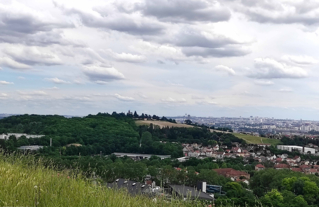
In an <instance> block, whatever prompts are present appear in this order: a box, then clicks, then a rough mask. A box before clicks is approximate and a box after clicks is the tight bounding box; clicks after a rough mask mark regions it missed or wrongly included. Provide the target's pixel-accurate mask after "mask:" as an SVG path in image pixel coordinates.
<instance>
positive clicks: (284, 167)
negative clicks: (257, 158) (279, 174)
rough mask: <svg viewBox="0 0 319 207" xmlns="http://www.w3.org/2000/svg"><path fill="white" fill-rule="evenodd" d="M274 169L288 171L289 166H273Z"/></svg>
mask: <svg viewBox="0 0 319 207" xmlns="http://www.w3.org/2000/svg"><path fill="white" fill-rule="evenodd" d="M274 168H275V169H276V170H281V169H289V165H287V164H276V165H275V166H274Z"/></svg>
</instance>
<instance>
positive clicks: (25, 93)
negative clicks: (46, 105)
mask: <svg viewBox="0 0 319 207" xmlns="http://www.w3.org/2000/svg"><path fill="white" fill-rule="evenodd" d="M18 93H19V94H20V95H25V96H46V95H48V94H47V93H46V92H44V91H30V92H26V91H18Z"/></svg>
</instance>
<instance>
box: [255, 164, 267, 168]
mask: <svg viewBox="0 0 319 207" xmlns="http://www.w3.org/2000/svg"><path fill="white" fill-rule="evenodd" d="M256 167H258V168H265V166H263V165H262V164H258V165H256Z"/></svg>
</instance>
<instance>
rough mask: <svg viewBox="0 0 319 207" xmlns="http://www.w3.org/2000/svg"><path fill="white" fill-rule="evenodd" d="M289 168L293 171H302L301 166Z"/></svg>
mask: <svg viewBox="0 0 319 207" xmlns="http://www.w3.org/2000/svg"><path fill="white" fill-rule="evenodd" d="M291 170H292V171H294V172H302V169H301V168H291Z"/></svg>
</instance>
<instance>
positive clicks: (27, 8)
mask: <svg viewBox="0 0 319 207" xmlns="http://www.w3.org/2000/svg"><path fill="white" fill-rule="evenodd" d="M318 6H319V2H318V1H315V0H308V1H304V0H294V1H292V0H285V1H275V0H267V1H266V0H260V1H252V0H235V1H229V0H223V1H209V0H188V1H186V2H185V1H184V0H174V1H163V0H153V1H144V0H132V1H124V0H120V1H119V0H117V1H99V0H92V1H61V0H55V1H43V0H41V1H40V0H37V1H11V0H3V1H1V2H0V67H1V68H0V108H1V110H0V113H12V114H23V113H36V114H61V115H62V114H63V115H87V114H89V113H91V114H95V113H98V112H109V113H112V111H118V112H121V111H123V112H127V111H128V110H131V111H135V110H136V111H138V112H139V113H147V114H157V115H165V116H178V115H184V114H185V113H187V114H191V115H193V116H206V117H208V116H214V117H240V116H242V117H250V116H259V117H275V118H292V119H297V120H299V119H304V120H318V118H317V117H318V116H319V108H318V105H319V99H318V97H319V96H318V86H319V83H318V77H319V72H318V69H317V68H318V59H317V57H318V56H319V38H318V35H319V30H318V23H319V15H318V13H319V9H318Z"/></svg>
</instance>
